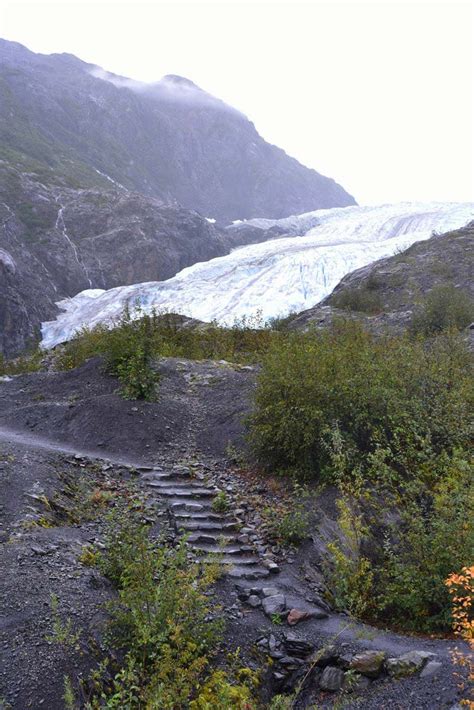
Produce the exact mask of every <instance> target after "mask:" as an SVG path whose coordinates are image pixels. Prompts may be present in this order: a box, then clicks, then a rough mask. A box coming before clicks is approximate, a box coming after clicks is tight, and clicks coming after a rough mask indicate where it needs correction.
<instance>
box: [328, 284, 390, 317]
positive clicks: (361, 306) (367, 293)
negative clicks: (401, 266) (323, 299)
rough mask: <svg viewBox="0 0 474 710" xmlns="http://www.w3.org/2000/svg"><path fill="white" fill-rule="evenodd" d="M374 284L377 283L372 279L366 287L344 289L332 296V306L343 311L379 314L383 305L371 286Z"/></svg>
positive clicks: (374, 288)
mask: <svg viewBox="0 0 474 710" xmlns="http://www.w3.org/2000/svg"><path fill="white" fill-rule="evenodd" d="M369 278H370V277H369ZM376 283H378V282H377V281H376V280H375V277H373V278H372V280H370V281H369V282H368V284H366V285H363V286H360V287H354V288H345V289H344V290H341V291H340V292H338V293H335V294H334V295H333V297H332V299H331V301H332V304H333V305H334V306H335V307H336V308H341V309H342V310H344V311H355V312H361V313H369V314H375V313H380V312H381V311H382V310H383V303H382V298H381V296H380V294H379V293H377V291H376V288H377V287H376V286H374V285H373V284H376Z"/></svg>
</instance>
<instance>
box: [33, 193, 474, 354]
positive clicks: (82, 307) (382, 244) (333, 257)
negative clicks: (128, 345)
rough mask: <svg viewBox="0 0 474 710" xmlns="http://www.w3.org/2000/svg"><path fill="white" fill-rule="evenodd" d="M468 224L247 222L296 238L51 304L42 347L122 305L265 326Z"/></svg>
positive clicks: (405, 211)
mask: <svg viewBox="0 0 474 710" xmlns="http://www.w3.org/2000/svg"><path fill="white" fill-rule="evenodd" d="M473 219H474V203H427V204H418V203H401V204H395V205H381V206H376V207H358V206H357V207H337V208H332V209H324V210H316V211H314V212H309V213H306V214H303V215H295V216H293V217H288V218H285V219H281V220H267V219H253V220H249V223H250V224H254V225H255V226H261V227H265V228H269V227H271V226H274V225H278V226H280V227H283V228H284V229H285V231H286V232H287V233H289V234H292V235H295V236H291V237H283V238H279V239H273V240H271V241H268V242H262V243H259V244H252V245H249V246H245V247H239V248H237V249H235V250H234V251H232V253H231V254H228V255H227V256H222V257H217V258H215V259H211V260H210V261H206V262H202V263H198V264H194V265H193V266H189V267H187V268H185V269H183V270H182V271H180V272H179V273H178V274H176V276H174V277H173V278H171V279H168V280H167V281H151V282H146V283H139V284H133V285H131V286H120V287H117V288H113V289H109V290H108V291H103V290H101V289H88V290H86V291H82V292H81V293H79V294H77V295H76V296H74V298H69V299H66V300H63V301H59V302H58V306H59V307H60V308H61V309H62V313H60V315H59V316H58V317H57V318H56V320H55V321H50V322H46V323H43V325H42V335H43V340H42V346H43V347H44V348H51V347H54V346H55V345H57V344H58V343H61V342H65V341H67V340H70V339H71V338H72V337H73V336H74V334H75V332H77V331H78V330H79V329H80V328H82V327H83V326H86V325H87V326H88V327H93V326H94V325H97V324H98V323H107V324H110V323H113V322H114V320H116V319H117V318H119V317H120V314H121V313H122V311H123V308H124V306H125V305H126V304H127V305H128V306H129V307H130V308H131V310H132V311H133V308H134V306H135V305H140V306H141V309H142V311H144V312H150V311H151V310H152V309H153V308H155V309H156V310H157V311H158V312H159V311H173V312H175V313H182V314H183V315H187V316H192V317H194V318H199V319H201V320H205V321H210V320H216V321H218V322H220V323H223V324H231V323H232V322H234V320H235V319H236V318H241V317H242V316H251V315H255V314H256V313H257V312H259V313H260V314H261V316H262V318H263V319H264V320H265V319H268V318H271V317H274V316H284V315H287V314H288V313H290V312H291V311H301V310H304V309H305V308H310V307H311V306H313V305H315V304H316V303H318V302H319V301H320V300H321V299H322V298H324V297H325V296H327V295H328V294H329V293H330V292H331V291H332V290H333V288H334V287H335V286H336V285H337V283H338V282H339V281H340V280H341V278H342V277H343V276H345V274H347V273H349V272H350V271H354V269H358V268H359V267H361V266H365V265H367V264H369V263H371V262H372V261H375V260H377V259H380V258H382V257H386V256H390V255H392V254H394V253H395V252H396V251H398V250H399V249H405V248H407V247H408V246H409V245H410V244H413V243H414V242H416V241H420V240H423V239H427V238H429V237H430V236H431V235H432V233H433V232H438V233H442V232H446V231H449V230H450V229H455V228H458V227H462V226H464V225H466V224H467V223H469V222H470V221H471V220H473ZM296 235H298V236H296Z"/></svg>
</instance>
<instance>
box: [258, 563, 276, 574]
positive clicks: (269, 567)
mask: <svg viewBox="0 0 474 710" xmlns="http://www.w3.org/2000/svg"><path fill="white" fill-rule="evenodd" d="M262 564H263V565H264V566H265V567H266V568H267V570H268V571H269V572H271V573H272V574H278V572H279V571H280V568H279V566H278V565H277V563H276V562H272V560H263V562H262Z"/></svg>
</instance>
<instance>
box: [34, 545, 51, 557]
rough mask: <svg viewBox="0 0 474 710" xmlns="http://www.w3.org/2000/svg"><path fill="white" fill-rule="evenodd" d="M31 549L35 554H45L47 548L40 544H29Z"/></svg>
mask: <svg viewBox="0 0 474 710" xmlns="http://www.w3.org/2000/svg"><path fill="white" fill-rule="evenodd" d="M30 548H31V551H32V552H34V553H35V555H47V554H48V550H46V549H45V548H44V547H41V546H40V545H31V546H30Z"/></svg>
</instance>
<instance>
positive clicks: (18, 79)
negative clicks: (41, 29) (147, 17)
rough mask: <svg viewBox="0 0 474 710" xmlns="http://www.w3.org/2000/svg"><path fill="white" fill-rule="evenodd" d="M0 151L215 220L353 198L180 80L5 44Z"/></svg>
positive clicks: (81, 182)
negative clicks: (138, 76) (141, 78)
mask: <svg viewBox="0 0 474 710" xmlns="http://www.w3.org/2000/svg"><path fill="white" fill-rule="evenodd" d="M0 157H1V158H3V159H5V160H7V161H9V162H13V164H14V165H15V166H16V167H19V168H21V169H30V168H31V167H32V166H33V167H35V168H36V169H38V168H39V169H41V170H43V172H45V173H48V172H50V171H51V170H53V171H54V173H55V174H56V175H60V176H62V177H63V178H64V179H65V180H67V181H68V182H69V184H70V186H71V187H83V188H84V187H103V188H107V187H111V186H113V185H115V186H121V187H123V188H125V189H128V190H132V191H135V192H140V193H141V194H143V195H146V196H149V197H153V198H158V199H160V200H161V201H164V202H171V203H175V202H178V203H179V204H180V205H181V206H183V207H187V208H189V209H194V210H197V211H199V212H200V213H201V214H203V215H204V216H207V217H212V218H216V219H217V220H219V221H222V222H225V223H228V222H230V221H232V220H235V219H243V218H249V217H255V216H262V215H264V216H266V217H275V218H278V217H283V216H287V215H290V214H294V213H297V212H304V211H307V210H314V209H318V208H322V207H335V206H344V205H351V204H355V201H354V199H353V197H351V196H350V195H349V194H348V193H347V192H346V191H345V190H344V189H343V188H342V187H340V186H339V185H338V184H337V183H336V182H334V180H332V179H329V178H327V177H324V176H322V175H320V174H319V173H317V172H316V171H315V170H310V169H309V168H306V167H304V166H303V165H301V164H300V163H298V161H296V160H294V159H293V158H290V157H289V156H287V155H286V153H284V151H282V150H281V149H279V148H277V147H275V146H273V145H270V144H268V143H266V142H265V141H264V140H263V139H262V138H261V137H260V136H259V134H258V133H257V131H256V129H255V127H254V125H253V124H252V123H251V122H250V121H249V120H248V119H247V118H246V117H245V116H244V115H243V114H242V113H240V112H239V111H237V110H235V109H234V108H232V107H230V106H227V105H226V104H225V103H223V102H222V101H220V100H219V99H217V98H214V97H213V96H211V95H210V94H208V93H206V92H205V91H203V90H201V89H200V88H199V87H197V86H196V85H195V84H193V83H192V82H191V81H189V80H187V79H184V78H182V77H177V76H173V75H170V76H167V77H164V79H162V80H161V81H159V82H156V83H153V84H143V83H140V82H136V81H133V80H130V79H126V78H125V77H120V76H117V75H115V74H111V73H108V72H106V71H104V70H103V69H100V68H98V67H96V66H94V65H91V64H87V63H85V62H82V61H81V60H79V59H77V58H76V57H74V56H72V55H70V54H53V55H40V54H34V53H33V52H30V51H29V50H28V49H26V48H25V47H23V46H22V45H19V44H17V43H14V42H7V41H5V40H0Z"/></svg>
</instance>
